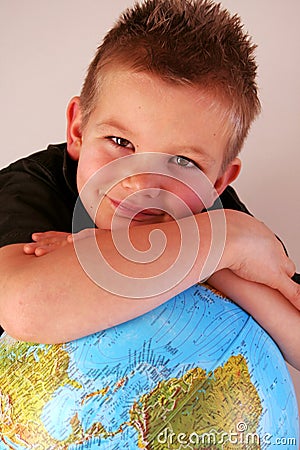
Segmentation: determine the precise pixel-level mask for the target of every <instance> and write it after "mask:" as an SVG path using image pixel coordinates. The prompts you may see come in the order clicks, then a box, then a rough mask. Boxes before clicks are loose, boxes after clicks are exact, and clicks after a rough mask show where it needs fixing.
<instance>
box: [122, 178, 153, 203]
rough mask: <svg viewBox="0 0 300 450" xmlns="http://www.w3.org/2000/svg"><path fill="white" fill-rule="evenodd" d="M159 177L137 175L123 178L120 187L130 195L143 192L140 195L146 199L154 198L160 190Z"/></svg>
mask: <svg viewBox="0 0 300 450" xmlns="http://www.w3.org/2000/svg"><path fill="white" fill-rule="evenodd" d="M161 181H162V180H161V177H160V176H159V175H155V174H149V173H147V174H138V175H133V176H130V177H127V178H125V179H124V180H123V181H122V186H123V188H124V189H125V190H127V191H128V192H130V193H134V192H139V191H143V192H142V193H141V194H142V195H144V196H146V197H148V198H156V197H158V196H159V194H160V190H161V188H162V184H161Z"/></svg>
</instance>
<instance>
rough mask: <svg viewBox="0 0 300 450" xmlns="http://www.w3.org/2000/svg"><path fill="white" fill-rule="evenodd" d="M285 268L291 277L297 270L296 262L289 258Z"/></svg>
mask: <svg viewBox="0 0 300 450" xmlns="http://www.w3.org/2000/svg"><path fill="white" fill-rule="evenodd" d="M285 268H286V273H287V275H288V276H289V277H290V278H291V277H292V276H293V275H294V273H295V272H296V266H295V263H294V262H293V261H292V260H291V259H290V258H288V259H287V262H286V266H285Z"/></svg>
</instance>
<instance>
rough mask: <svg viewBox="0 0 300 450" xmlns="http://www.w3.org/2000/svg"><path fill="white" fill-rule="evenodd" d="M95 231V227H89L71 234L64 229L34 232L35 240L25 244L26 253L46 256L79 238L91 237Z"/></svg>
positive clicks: (33, 237) (33, 238)
mask: <svg viewBox="0 0 300 450" xmlns="http://www.w3.org/2000/svg"><path fill="white" fill-rule="evenodd" d="M93 233H94V228H87V229H85V230H82V231H80V232H79V233H75V234H71V233H65V232H63V231H45V232H43V233H33V235H32V236H31V237H32V240H33V241H34V242H31V243H28V244H25V245H24V248H23V249H24V253H26V255H35V256H44V255H47V254H48V253H51V252H53V251H55V250H57V249H59V248H61V247H65V246H66V245H67V244H70V243H72V242H74V241H75V240H78V239H84V238H86V237H90V236H91V235H92V234H93Z"/></svg>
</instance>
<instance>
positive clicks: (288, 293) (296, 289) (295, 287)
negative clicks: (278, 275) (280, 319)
mask: <svg viewBox="0 0 300 450" xmlns="http://www.w3.org/2000/svg"><path fill="white" fill-rule="evenodd" d="M277 289H278V290H279V291H280V292H281V293H282V295H283V296H284V297H286V298H287V299H288V300H289V301H290V302H291V303H292V304H293V305H294V306H295V307H296V308H297V309H299V310H300V285H299V284H298V283H295V281H293V280H292V279H291V278H289V277H286V276H283V277H282V279H281V283H280V284H279V286H278V288H277Z"/></svg>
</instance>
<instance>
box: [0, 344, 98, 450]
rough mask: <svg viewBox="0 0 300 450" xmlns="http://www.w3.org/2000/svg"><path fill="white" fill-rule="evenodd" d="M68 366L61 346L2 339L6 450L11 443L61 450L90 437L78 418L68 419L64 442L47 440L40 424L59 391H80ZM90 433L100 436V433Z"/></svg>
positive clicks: (0, 419) (1, 435)
mask: <svg viewBox="0 0 300 450" xmlns="http://www.w3.org/2000/svg"><path fill="white" fill-rule="evenodd" d="M68 366H69V355H68V353H67V352H66V351H65V350H64V348H63V346H62V345H44V346H35V345H31V344H28V343H24V342H19V341H15V340H14V339H11V338H10V337H9V336H7V337H6V338H2V339H1V345H0V442H1V441H2V442H3V443H5V444H7V445H8V447H7V448H12V447H11V445H10V443H13V444H17V445H20V446H24V447H25V448H34V449H36V450H43V449H45V450H49V448H53V449H54V448H55V449H56V450H62V449H67V448H68V446H69V445H70V444H72V443H78V444H79V443H82V442H84V440H87V439H89V438H90V437H91V436H92V435H91V434H90V433H89V432H87V433H84V431H83V429H82V427H81V424H80V423H79V421H78V418H77V415H75V416H74V417H73V418H72V419H71V427H72V433H71V435H70V436H69V437H68V439H66V440H64V441H63V442H61V441H60V442H58V441H57V440H56V439H54V438H53V437H52V436H50V435H49V433H48V432H47V430H46V429H45V426H44V424H43V422H42V421H41V414H42V410H43V408H44V407H45V405H46V403H48V402H49V401H50V400H51V398H52V396H53V394H54V392H55V391H56V390H57V389H58V388H59V387H62V386H65V385H71V386H72V387H73V388H74V389H80V388H81V385H80V384H79V383H77V382H76V381H74V380H71V379H70V378H69V377H68V374H67V373H68V372H67V369H68ZM93 431H94V432H95V435H100V434H102V432H103V429H101V427H100V429H99V427H98V430H96V428H94V430H93ZM96 433H98V434H96ZM13 448H14V447H13ZM22 448H23V447H22Z"/></svg>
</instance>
